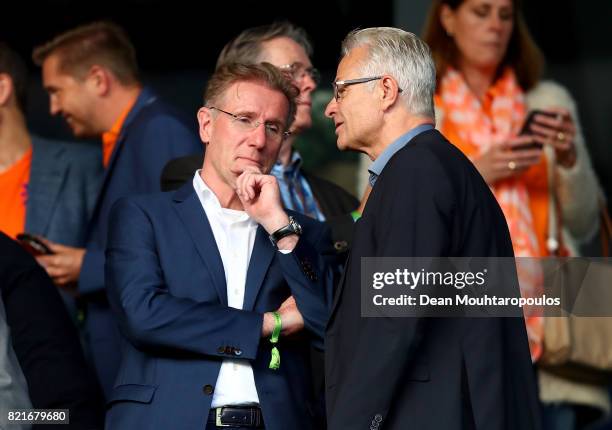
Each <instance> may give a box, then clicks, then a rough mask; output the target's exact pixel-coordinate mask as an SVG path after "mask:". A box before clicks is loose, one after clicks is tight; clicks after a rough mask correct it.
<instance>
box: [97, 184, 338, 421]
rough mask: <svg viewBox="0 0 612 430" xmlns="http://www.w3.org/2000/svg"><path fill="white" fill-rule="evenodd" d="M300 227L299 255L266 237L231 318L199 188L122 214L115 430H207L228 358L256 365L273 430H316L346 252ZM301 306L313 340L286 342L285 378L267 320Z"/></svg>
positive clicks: (260, 238) (113, 274) (115, 223)
mask: <svg viewBox="0 0 612 430" xmlns="http://www.w3.org/2000/svg"><path fill="white" fill-rule="evenodd" d="M293 215H294V216H295V217H296V219H298V221H299V223H300V224H301V225H302V227H303V230H304V233H303V235H302V237H301V238H300V240H299V242H298V244H297V246H296V248H295V249H294V250H293V252H291V253H289V254H282V253H280V252H278V251H277V250H276V248H274V247H273V246H272V244H271V243H270V241H269V240H268V235H267V233H266V232H265V231H264V229H263V228H262V227H261V226H259V228H258V230H257V233H256V238H255V243H254V247H253V251H252V255H251V259H250V262H249V267H248V271H247V278H246V286H245V295H244V307H243V310H238V309H234V308H230V307H228V306H227V291H226V283H225V276H224V269H223V263H222V260H221V256H220V255H219V251H218V248H217V246H216V242H215V239H214V236H213V233H212V230H211V228H210V224H209V222H208V219H207V217H206V214H205V212H204V209H203V208H202V205H201V203H200V200H199V199H198V197H197V195H196V193H195V191H194V189H193V185H192V183H187V184H185V185H184V186H183V187H182V188H181V189H179V190H178V191H176V192H175V193H160V194H155V195H149V196H138V197H134V198H129V199H122V200H121V201H119V202H118V203H117V204H116V206H115V207H114V209H113V212H112V215H111V222H110V232H109V244H108V248H107V255H106V257H107V259H106V261H107V265H106V275H107V280H108V289H109V298H110V299H111V305H112V307H113V310H114V311H115V312H116V314H117V315H118V319H119V323H120V329H121V333H122V335H123V336H124V343H123V346H122V353H123V358H122V362H121V367H120V370H119V374H118V376H117V382H116V384H115V387H114V389H113V393H112V396H111V398H110V410H109V412H108V413H107V428H109V429H113V430H121V429H130V430H131V429H133V428H147V429H149V430H155V429H169V428H177V427H176V426H177V422H180V428H181V429H185V430H188V429H194V430H195V429H198V430H201V429H204V428H206V420H207V417H208V411H209V408H210V405H211V402H212V398H213V392H212V388H213V387H214V386H215V383H216V380H217V376H218V374H219V369H220V367H221V363H222V360H223V359H225V358H232V359H242V360H248V361H249V362H250V364H251V366H252V368H253V373H254V376H255V385H256V387H257V393H258V396H259V399H260V405H261V409H262V411H263V415H264V421H265V425H266V429H268V430H286V429H297V430H299V429H311V428H313V422H312V415H311V413H312V411H311V408H312V386H311V374H310V363H309V346H310V344H311V342H312V341H314V342H317V343H319V344H320V345H321V344H322V339H323V332H324V330H325V324H326V322H327V317H328V310H329V305H330V304H331V291H332V282H333V281H332V272H331V266H330V264H329V263H330V261H331V258H332V255H333V253H334V251H333V248H331V246H330V245H329V244H330V236H329V230H328V228H327V227H325V226H324V225H323V224H321V223H319V222H317V221H314V220H311V219H309V218H307V217H305V216H302V215H299V214H293ZM325 250H328V252H327V253H326V251H325ZM290 295H293V296H294V297H295V300H296V302H297V305H298V308H299V309H300V311H301V313H302V315H303V317H304V321H305V330H303V331H302V332H300V333H298V334H297V335H294V336H290V337H286V338H283V337H282V338H281V342H280V346H279V350H280V353H281V364H280V369H278V370H270V369H269V368H268V364H269V362H270V347H271V345H270V343H269V342H268V341H267V340H266V339H260V336H261V326H262V320H263V313H264V312H267V311H272V310H275V309H277V308H278V307H279V306H280V305H281V303H282V302H283V301H284V300H285V299H287V298H288V297H289V296H290Z"/></svg>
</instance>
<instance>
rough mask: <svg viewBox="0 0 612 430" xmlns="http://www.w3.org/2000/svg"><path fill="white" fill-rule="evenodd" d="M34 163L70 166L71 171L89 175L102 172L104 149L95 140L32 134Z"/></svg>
mask: <svg viewBox="0 0 612 430" xmlns="http://www.w3.org/2000/svg"><path fill="white" fill-rule="evenodd" d="M32 148H33V152H32V154H33V155H32V157H33V163H34V165H36V166H37V168H38V167H40V165H42V167H43V168H44V167H46V166H49V164H50V163H52V164H53V168H54V169H62V168H68V166H70V169H69V170H70V171H71V173H77V174H79V175H80V174H82V173H83V172H84V174H85V175H87V176H99V175H101V174H102V171H103V167H102V150H101V148H100V145H99V144H96V143H94V142H73V141H61V140H54V139H48V138H43V137H40V136H35V135H33V136H32Z"/></svg>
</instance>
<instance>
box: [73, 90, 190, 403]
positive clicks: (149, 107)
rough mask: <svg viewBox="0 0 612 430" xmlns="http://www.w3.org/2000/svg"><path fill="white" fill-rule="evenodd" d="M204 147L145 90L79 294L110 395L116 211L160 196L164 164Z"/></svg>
mask: <svg viewBox="0 0 612 430" xmlns="http://www.w3.org/2000/svg"><path fill="white" fill-rule="evenodd" d="M201 146H202V144H201V142H200V141H199V139H198V137H197V135H196V134H195V123H194V124H193V126H192V125H191V124H189V123H188V122H187V121H186V120H184V119H183V117H182V116H181V115H180V114H179V113H178V112H177V111H176V110H175V109H173V108H171V107H170V106H168V105H166V104H165V103H163V102H162V101H161V100H159V99H158V98H157V96H156V95H155V94H153V93H152V92H151V91H150V90H148V89H147V88H144V89H143V90H142V92H141V94H140V95H139V97H138V99H137V100H136V103H135V104H134V107H133V108H132V110H131V111H130V113H129V114H128V116H127V118H126V120H125V123H124V125H123V128H122V129H121V134H120V135H119V139H118V141H117V144H116V146H115V149H114V151H113V154H112V156H111V159H110V163H109V165H108V168H107V169H106V172H105V175H104V179H103V181H102V186H101V190H100V195H99V197H98V200H97V203H96V206H95V209H94V213H93V217H92V220H91V222H90V224H89V229H88V233H87V241H86V243H87V245H86V248H87V249H86V253H85V258H84V259H83V266H82V268H81V274H80V277H79V291H80V293H81V295H82V296H83V297H84V298H85V299H86V300H87V301H88V314H87V320H86V329H87V331H88V334H89V340H90V349H91V355H92V358H93V361H94V364H95V366H96V370H97V372H98V377H99V378H100V382H101V383H102V387H103V388H104V392H105V394H107V395H108V394H109V393H110V390H111V388H112V384H113V381H114V378H115V375H116V371H117V368H118V366H119V333H118V330H117V327H116V323H115V321H114V319H113V317H112V314H111V312H110V309H109V307H108V301H107V299H106V293H105V289H104V287H105V283H104V250H105V248H106V238H107V233H108V217H109V214H110V209H111V206H112V205H113V203H114V202H115V201H116V200H117V199H119V198H120V197H123V196H129V195H134V194H140V193H150V192H155V191H159V175H160V174H161V171H162V168H163V167H164V165H165V164H166V163H167V162H168V161H169V160H171V159H173V158H176V157H178V156H180V155H185V154H191V153H193V152H194V151H197V150H198V149H199V148H201Z"/></svg>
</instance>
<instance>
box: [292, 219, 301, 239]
mask: <svg viewBox="0 0 612 430" xmlns="http://www.w3.org/2000/svg"><path fill="white" fill-rule="evenodd" d="M290 224H291V227H292V228H293V231H294V232H295V233H296V234H297V235H298V236H299V235H301V234H302V226H301V225H299V224H298V222H297V221H296V220H295V218H293V217H291V218H290Z"/></svg>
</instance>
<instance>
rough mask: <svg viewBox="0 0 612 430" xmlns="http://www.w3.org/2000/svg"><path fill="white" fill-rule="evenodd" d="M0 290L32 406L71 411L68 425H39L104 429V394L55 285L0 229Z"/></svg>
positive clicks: (85, 429) (49, 427)
mask: <svg viewBox="0 0 612 430" xmlns="http://www.w3.org/2000/svg"><path fill="white" fill-rule="evenodd" d="M0 293H2V301H3V302H4V306H5V310H6V319H7V323H8V325H9V328H10V330H11V336H12V341H13V349H14V350H15V354H16V356H17V359H18V360H19V364H20V366H21V369H22V371H23V374H24V376H25V378H26V381H27V383H28V391H29V395H30V399H31V400H32V406H33V407H34V408H42V409H52V408H58V409H70V425H68V426H67V425H57V426H55V425H41V426H40V428H43V429H53V428H57V429H70V428H71V429H79V430H88V429H99V428H102V422H103V418H104V412H103V411H104V408H103V406H104V401H103V397H102V392H101V390H100V387H99V386H98V384H97V382H96V379H95V377H94V375H93V372H92V371H91V370H90V369H89V368H88V367H87V364H86V363H85V358H84V357H83V352H82V350H81V344H80V342H79V338H78V335H77V331H76V328H75V327H74V325H73V324H72V322H71V321H70V318H69V317H68V313H67V312H66V310H65V309H64V305H63V304H62V301H61V299H60V296H59V294H58V292H57V289H56V288H55V286H54V285H53V283H52V281H51V279H49V277H48V276H47V274H46V272H45V271H44V270H43V269H42V268H41V267H40V266H39V265H38V264H37V263H36V260H34V258H32V257H31V256H30V255H29V254H28V253H27V252H26V251H24V250H23V249H22V248H21V247H20V246H19V245H18V244H17V242H15V241H13V240H11V239H10V238H9V237H7V236H6V235H4V234H2V233H0Z"/></svg>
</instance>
